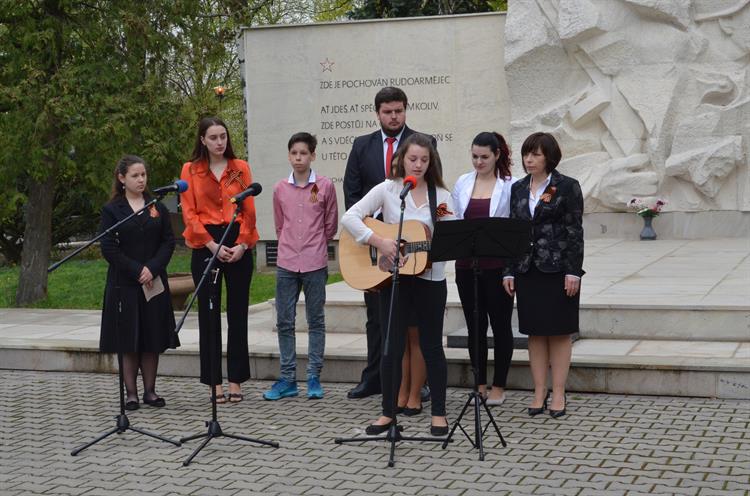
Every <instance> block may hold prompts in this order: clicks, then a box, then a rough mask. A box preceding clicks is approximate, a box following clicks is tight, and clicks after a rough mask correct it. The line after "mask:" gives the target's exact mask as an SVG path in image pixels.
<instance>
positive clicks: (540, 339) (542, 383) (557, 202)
mask: <svg viewBox="0 0 750 496" xmlns="http://www.w3.org/2000/svg"><path fill="white" fill-rule="evenodd" d="M521 156H522V157H523V169H524V170H525V171H526V172H527V173H528V175H527V176H526V177H525V178H523V179H521V180H519V181H518V182H517V183H515V184H514V185H513V186H512V188H511V194H510V217H511V218H516V219H524V220H528V221H530V222H531V226H532V227H531V236H532V248H531V252H530V253H528V254H527V255H525V256H523V257H522V258H521V259H520V260H518V261H517V262H516V263H515V264H514V265H513V267H512V268H510V270H506V273H505V275H504V278H503V286H504V287H505V290H506V291H507V292H508V294H509V295H511V296H512V295H513V294H514V293H516V294H517V300H516V307H517V308H518V327H519V331H520V332H521V333H523V334H527V335H528V336H529V365H530V367H531V375H532V376H533V379H534V398H533V400H532V402H531V405H529V409H528V412H529V415H530V416H532V417H533V416H535V415H539V414H540V413H543V412H544V411H545V410H546V409H547V406H549V414H550V416H551V417H553V418H558V417H562V416H563V415H565V409H566V406H567V405H566V400H565V383H566V382H567V378H568V370H569V369H570V356H571V352H572V349H573V343H572V340H571V336H570V335H571V334H573V333H575V332H578V303H579V298H580V288H581V276H583V274H584V271H583V194H582V193H581V186H580V184H578V181H576V180H575V179H573V178H572V177H568V176H563V175H562V174H560V173H559V172H557V171H556V170H555V168H556V167H557V164H559V163H560V159H561V157H562V153H561V152H560V147H559V145H558V144H557V141H556V140H555V138H554V137H553V136H552V135H551V134H549V133H534V134H532V135H531V136H529V137H528V138H526V141H524V143H523V146H522V147H521ZM549 370H551V375H552V396H551V400H548V391H547V372H548V371H549ZM548 403H549V404H548Z"/></svg>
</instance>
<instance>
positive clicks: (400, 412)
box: [393, 406, 406, 415]
mask: <svg viewBox="0 0 750 496" xmlns="http://www.w3.org/2000/svg"><path fill="white" fill-rule="evenodd" d="M404 408H406V407H405V406H397V407H396V411H394V412H393V413H395V414H396V415H401V414H402V413H404Z"/></svg>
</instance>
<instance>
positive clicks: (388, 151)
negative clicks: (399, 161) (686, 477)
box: [385, 137, 396, 179]
mask: <svg viewBox="0 0 750 496" xmlns="http://www.w3.org/2000/svg"><path fill="white" fill-rule="evenodd" d="M385 142H386V143H388V148H387V149H386V151H385V177H386V179H387V178H388V176H389V175H390V173H391V160H393V143H395V142H396V138H390V137H388V138H386V139H385Z"/></svg>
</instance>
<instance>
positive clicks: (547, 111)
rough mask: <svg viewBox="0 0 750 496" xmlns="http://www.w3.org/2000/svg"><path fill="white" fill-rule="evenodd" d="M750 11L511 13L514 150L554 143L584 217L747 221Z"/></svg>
mask: <svg viewBox="0 0 750 496" xmlns="http://www.w3.org/2000/svg"><path fill="white" fill-rule="evenodd" d="M749 4H750V0H517V1H513V2H509V9H508V17H507V20H506V28H505V36H506V44H505V71H506V77H507V81H508V89H509V93H510V101H511V130H510V134H511V140H512V143H513V145H514V146H513V149H514V150H519V149H520V143H521V141H522V140H523V139H524V138H525V137H526V136H527V135H528V134H530V133H531V132H533V131H539V130H542V131H547V132H551V133H553V134H555V135H556V136H557V137H558V138H559V140H560V142H561V146H562V147H563V152H564V157H565V160H563V162H561V164H560V166H559V167H560V171H561V172H563V173H566V174H569V175H571V176H573V177H576V178H577V179H578V180H579V181H580V182H581V185H582V187H583V190H584V194H585V195H586V197H587V202H586V211H587V212H607V211H613V210H615V211H621V210H624V204H625V202H627V201H628V200H629V199H630V198H632V197H634V196H638V197H649V196H660V197H666V198H669V200H670V204H669V210H672V211H683V212H693V211H705V210H740V211H750V173H749V172H748V158H749V157H750V92H749V91H748V86H749V84H748V83H749V82H750V68H749V67H748V64H749V62H750V5H749Z"/></svg>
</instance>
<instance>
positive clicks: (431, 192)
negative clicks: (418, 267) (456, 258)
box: [427, 184, 437, 260]
mask: <svg viewBox="0 0 750 496" xmlns="http://www.w3.org/2000/svg"><path fill="white" fill-rule="evenodd" d="M427 198H428V199H429V202H430V215H432V229H433V230H434V229H435V225H436V224H437V189H436V188H435V185H434V184H428V185H427ZM427 260H430V252H429V251H428V252H427Z"/></svg>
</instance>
